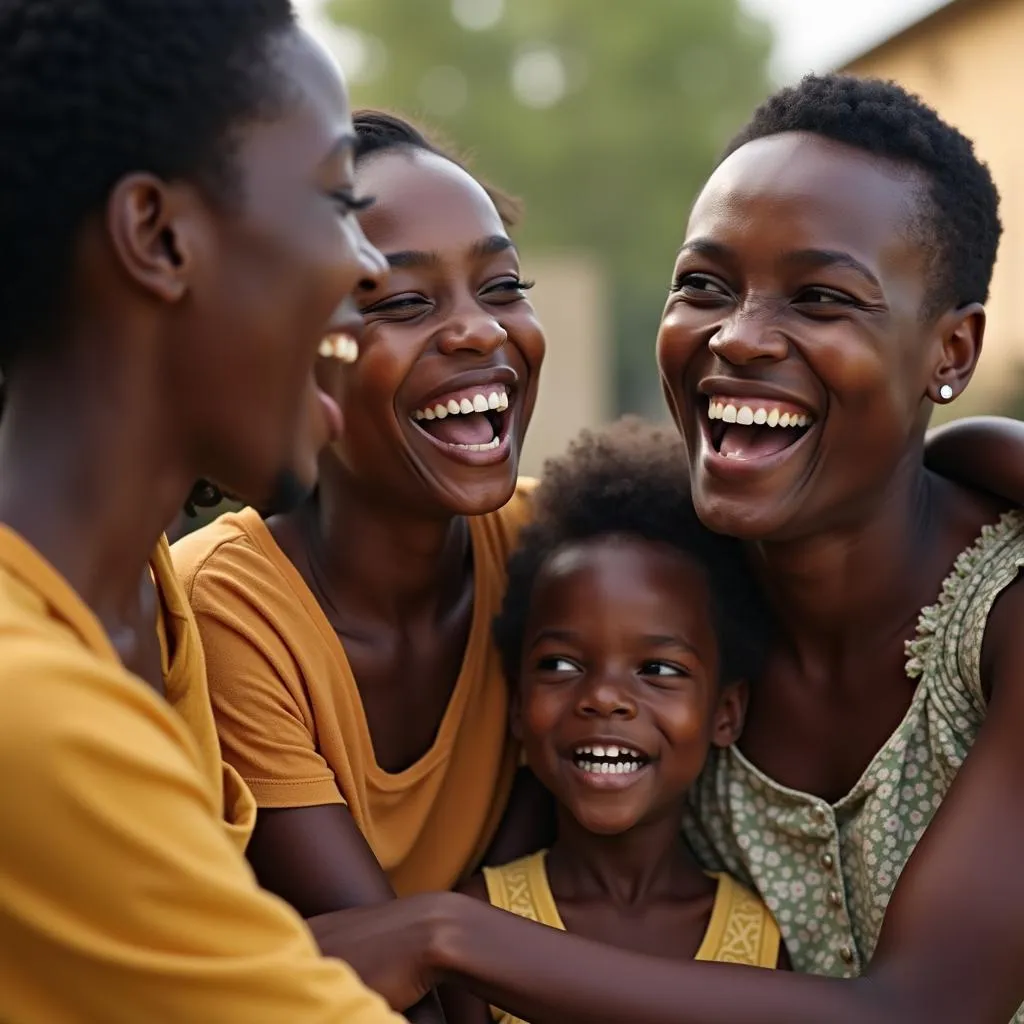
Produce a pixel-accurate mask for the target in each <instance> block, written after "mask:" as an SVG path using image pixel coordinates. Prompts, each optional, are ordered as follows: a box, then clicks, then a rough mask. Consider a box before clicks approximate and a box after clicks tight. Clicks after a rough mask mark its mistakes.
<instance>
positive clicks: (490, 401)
mask: <svg viewBox="0 0 1024 1024" xmlns="http://www.w3.org/2000/svg"><path fill="white" fill-rule="evenodd" d="M479 397H480V396H479V395H478V396H477V398H479ZM507 400H508V399H507V397H506V401H507ZM473 404H474V405H476V399H474V400H473ZM500 405H501V395H499V394H498V392H497V391H492V392H491V393H490V394H489V395H488V396H487V408H488V409H497V408H498V407H499V406H500ZM480 411H481V412H483V409H481V410H480Z"/></svg>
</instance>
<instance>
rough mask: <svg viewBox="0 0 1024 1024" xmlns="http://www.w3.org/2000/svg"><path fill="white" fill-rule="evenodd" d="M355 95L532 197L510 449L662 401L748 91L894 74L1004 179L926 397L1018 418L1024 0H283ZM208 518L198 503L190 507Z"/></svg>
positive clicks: (522, 238)
mask: <svg viewBox="0 0 1024 1024" xmlns="http://www.w3.org/2000/svg"><path fill="white" fill-rule="evenodd" d="M298 6H299V8H300V10H301V14H302V17H303V19H304V21H305V22H306V23H307V25H308V26H309V27H310V28H311V29H312V30H313V31H314V32H315V33H316V34H317V35H319V36H320V37H321V38H322V39H323V40H324V41H325V42H326V43H327V45H328V46H330V47H331V48H332V49H333V50H334V51H335V53H336V54H337V56H338V58H339V60H340V62H341V64H342V66H343V67H344V69H345V72H346V74H347V76H348V79H349V82H350V85H351V87H352V91H353V98H354V102H355V104H356V106H374V107H384V108H389V109H393V110H396V111H398V112H400V113H403V114H405V115H408V116H412V117H413V118H414V119H415V120H417V121H419V122H420V123H422V124H423V125H425V126H426V127H428V128H429V129H432V130H433V131H434V132H435V133H438V134H440V136H441V137H442V138H443V139H445V140H446V141H448V142H449V143H450V144H451V145H452V146H453V147H454V149H455V150H456V151H457V152H458V153H459V154H461V155H465V156H466V157H467V158H468V161H469V164H470V166H471V168H472V169H473V170H474V171H475V172H476V173H478V174H479V175H481V176H482V177H484V178H486V179H487V180H489V181H491V182H493V183H494V184H496V185H499V186H501V187H502V188H505V189H506V190H509V191H511V192H513V193H515V194H516V195H518V196H520V197H521V198H522V199H524V200H525V203H526V217H525V219H524V222H523V223H522V225H521V226H520V227H519V228H517V229H516V234H517V241H518V242H519V245H520V248H521V249H522V251H523V254H524V260H523V268H524V273H525V274H526V275H527V276H528V277H531V278H534V279H536V281H537V287H536V290H535V291H534V292H533V293H532V297H533V299H534V301H535V304H536V306H537V309H538V312H539V314H540V316H541V318H542V319H543V321H544V323H545V326H546V328H547V334H548V357H547V363H546V365H545V369H544V374H543V381H542V385H541V395H540V400H539V402H538V406H537V413H536V415H535V419H534V422H533V426H532V429H531V432H530V439H529V441H528V443H527V451H526V452H525V453H524V466H523V468H524V471H526V472H528V473H536V472H537V471H538V470H539V469H540V465H541V463H542V461H543V459H544V458H545V457H547V456H548V455H549V454H552V453H556V452H560V451H561V450H562V449H563V448H564V447H565V444H566V443H567V441H568V440H569V439H570V438H571V437H573V436H575V434H576V433H577V432H578V431H579V430H580V429H581V428H582V427H585V426H594V425H598V424H600V423H602V422H604V421H606V420H608V419H610V418H613V417H615V416H617V415H619V414H621V413H623V412H636V413H640V414H642V415H646V416H648V417H650V418H661V417H663V416H664V415H665V411H664V408H663V405H662V400H661V394H660V389H659V384H658V379H657V373H656V370H655V363H654V338H655V334H656V330H657V324H658V319H659V315H660V312H661V307H662V304H663V302H664V300H665V297H666V295H667V291H668V285H669V278H670V274H671V269H672V263H673V259H674V254H675V251H676V249H677V248H678V246H679V244H680V242H681V241H682V237H683V231H684V227H685V223H686V218H687V213H688V210H689V207H690V204H691V202H692V200H693V198H694V196H695V194H696V192H697V190H698V189H699V187H700V185H701V184H702V182H703V181H704V179H705V178H706V176H707V175H708V173H709V172H710V170H711V169H712V167H713V166H714V163H715V159H716V157H717V154H718V153H719V151H720V150H721V148H722V147H723V145H724V144H725V143H726V142H727V141H728V140H729V138H730V137H731V135H732V134H733V133H734V132H735V131H736V130H737V129H738V128H739V127H740V126H741V125H742V124H743V123H744V121H745V120H746V119H747V117H748V116H749V115H750V113H751V111H752V110H753V108H754V106H755V105H756V104H758V103H759V102H760V101H761V100H762V99H763V98H764V97H765V96H767V95H768V93H769V92H771V91H772V90H773V89H774V88H776V87H777V86H779V85H782V84H786V83H788V82H792V81H796V80H798V79H799V78H800V77H801V76H802V75H804V74H806V73H807V72H808V71H828V70H838V69H845V70H848V71H851V72H853V73H856V74H862V75H873V76H880V77H883V78H893V79H895V80H896V81H898V82H900V83H901V84H903V85H905V86H906V87H908V88H910V89H911V90H912V91H914V92H917V93H918V94H919V95H921V96H922V97H923V98H924V99H925V100H926V101H927V102H929V103H930V104H932V105H933V106H934V107H936V108H937V109H938V111H939V113H940V114H941V115H942V116H943V117H945V118H946V119H947V120H949V121H950V122H952V123H953V124H955V125H956V126H957V127H959V128H960V129H961V130H962V131H963V132H965V134H967V135H968V136H969V137H971V138H972V139H974V141H975V143H976V146H977V150H978V152H979V154H980V156H981V157H982V158H983V159H984V160H985V161H986V162H987V163H988V164H989V166H990V167H991V169H992V172H993V174H994V176H995V179H996V182H997V184H998V186H999V189H1000V192H1001V193H1002V197H1003V206H1002V216H1003V225H1004V229H1005V232H1004V235H1003V241H1002V245H1001V249H1000V255H999V262H998V265H997V267H996V273H995V280H994V284H993V292H992V296H991V300H990V303H989V307H988V308H989V322H988V329H987V333H986V342H985V353H984V357H983V359H982V361H981V366H980V369H979V371H978V373H977V375H976V376H975V378H974V382H973V383H972V385H971V387H970V388H969V389H968V391H967V392H966V394H965V395H964V396H963V397H961V398H960V399H958V400H957V401H956V402H955V403H953V404H952V405H950V406H947V407H944V408H943V409H941V410H939V411H938V413H937V417H936V421H938V420H939V418H940V417H941V418H946V419H949V418H952V417H956V416H964V415H970V414H976V413H1004V414H1009V415H1014V416H1018V417H1019V418H1024V328H1022V327H1021V325H1020V324H1019V323H1018V319H1017V317H1016V315H1015V313H1014V306H1013V303H1014V294H1015V289H1016V288H1024V251H1022V247H1024V190H1022V186H1024V125H1020V124H1019V123H1018V98H1019V97H1020V96H1022V95H1024V61H1022V60H1021V59H1020V53H1021V45H1022V42H1021V41H1024V0H946V2H941V0H940V2H936V0H853V2H838V0H615V2H611V0H298ZM204 518H205V517H204Z"/></svg>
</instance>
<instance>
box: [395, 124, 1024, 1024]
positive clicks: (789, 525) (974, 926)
mask: <svg viewBox="0 0 1024 1024" xmlns="http://www.w3.org/2000/svg"><path fill="white" fill-rule="evenodd" d="M921 190H922V185H921V182H920V181H919V180H917V179H915V177H914V175H913V174H912V173H910V172H908V171H906V170H904V169H902V168H896V167H892V166H889V165H886V164H885V163H884V162H881V161H878V160H874V159H872V158H870V157H867V156H865V155H863V154H861V153H859V152H857V151H854V150H850V149H847V148H845V147H843V146H840V145H838V144H835V143H830V142H826V141H824V140H821V139H817V138H814V137H810V136H803V135H782V136H777V137H774V138H770V139H766V140H760V141H758V142H755V143H750V144H749V145H747V146H744V147H743V148H741V149H740V150H738V151H737V152H736V153H735V154H733V156H732V157H730V158H729V160H727V161H726V162H725V163H724V164H723V165H722V167H721V168H719V170H718V171H717V172H716V173H715V175H714V176H713V177H712V179H711V180H710V182H709V183H708V185H707V186H706V188H705V190H704V192H703V193H702V194H701V196H700V198H699V199H698V201H697V203H696V205H695V207H694V210H693V213H692V216H691V221H690V225H689V228H688V231H687V239H686V242H685V243H684V246H683V249H682V250H681V252H680V255H679V259H678V261H677V265H676V284H675V286H674V288H673V291H672V295H671V297H670V299H669V302H668V305H667V307H666V311H665V315H664V320H663V324H662V329H661V334H660V337H659V363H660V368H661V372H662V375H663V379H664V382H665V388H666V393H667V395H668V398H669V401H670V405H671V407H672V410H673V412H674V414H675V416H676V418H677V421H678V422H679V424H680V426H681V428H682V430H683V432H684V433H685V435H686V438H687V442H688V446H689V449H690V459H691V476H692V479H693V486H694V496H695V501H696V502H697V505H698V508H699V511H700V512H701V516H702V518H704V519H705V521H706V522H708V524H709V525H711V526H712V527H714V528H715V529H719V530H722V531H723V532H726V533H731V534H734V535H739V536H742V537H745V538H747V539H748V541H749V543H750V550H751V557H752V559H753V561H754V564H755V565H756V566H757V567H758V569H759V571H760V572H761V573H762V576H763V579H764V582H765V586H766V587H767V589H768V592H769V594H770V595H771V598H772V601H773V604H774V605H775V607H776V609H777V610H778V612H779V616H780V632H781V636H780V640H779V643H778V645H777V647H776V649H775V651H774V652H773V655H772V658H771V663H770V665H769V668H768V671H767V673H766V675H765V678H764V679H763V680H762V682H761V685H760V687H759V693H758V695H757V696H756V699H755V700H753V701H752V703H751V705H750V708H749V711H748V717H747V725H746V733H745V738H744V740H743V749H744V751H745V752H746V753H747V755H748V756H749V757H751V758H752V759H753V760H754V761H755V763H756V764H757V765H758V767H759V768H760V769H761V770H762V771H764V772H765V773H766V774H768V775H770V776H772V777H773V778H776V779H778V780H780V781H782V782H784V783H786V784H789V785H793V786H800V787H802V788H803V789H805V790H806V791H807V792H810V793H814V794H817V795H819V796H820V797H824V798H825V799H832V798H834V797H835V796H836V795H837V794H841V793H843V792H845V791H846V790H848V789H849V788H850V787H851V786H852V785H853V784H854V782H855V781H856V778H857V776H858V775H859V774H860V772H861V771H862V770H863V768H864V767H865V765H866V763H867V761H868V760H869V758H870V757H871V756H872V755H873V754H874V753H875V752H876V751H877V749H878V748H879V746H880V745H881V744H882V743H883V742H884V741H885V740H886V738H887V737H888V734H889V733H890V732H891V730H892V728H893V726H894V725H895V721H896V719H897V718H898V717H899V716H900V715H901V714H902V713H903V712H904V711H905V710H906V708H907V705H908V702H909V700H910V697H911V692H912V690H911V685H910V684H909V683H908V682H907V681H906V679H905V678H904V671H903V662H902V657H901V655H899V654H898V651H899V645H900V644H901V642H902V640H904V639H905V638H906V637H908V636H909V635H910V629H911V627H912V624H913V621H914V619H915V618H916V615H917V613H918V611H919V609H920V608H921V607H922V606H924V605H926V604H930V603H931V602H932V601H933V600H934V599H935V597H936V594H937V592H938V589H939V585H940V581H941V580H942V578H943V577H944V576H945V575H946V574H947V573H948V571H949V569H950V567H951V565H952V563H953V561H954V559H955V557H956V555H957V554H958V552H959V551H960V550H962V549H963V548H964V547H965V546H966V545H967V544H968V543H970V542H971V540H972V539H973V538H974V537H975V536H976V535H977V534H978V532H979V531H980V529H981V527H982V526H983V525H985V524H986V523H991V522H993V521H994V520H995V518H996V517H997V515H998V514H999V512H1000V509H1001V507H1002V506H1001V505H1000V503H999V502H997V501H995V500H994V499H991V498H989V497H987V496H983V495H979V494H978V493H976V492H973V491H970V490H967V489H964V488H962V487H959V486H957V485H954V484H951V483H949V482H948V481H944V480H941V479H937V478H935V477H934V476H933V475H931V474H930V473H929V472H928V471H927V470H926V469H925V468H924V465H923V458H922V449H923V444H924V434H925V427H926V423H927V418H928V412H929V407H930V404H931V403H932V402H934V401H936V400H938V397H939V389H940V388H941V386H942V385H943V384H949V385H950V386H951V387H952V388H953V390H954V393H955V394H956V393H959V392H960V391H961V390H962V389H963V387H964V386H965V385H966V383H967V381H968V380H969V378H970V375H971V372H972V370H973V368H974V364H975V361H976V358H977V355H978V351H979V348H980V342H981V336H982V329H983V320H984V313H983V310H982V309H981V308H980V307H979V306H976V305H968V306H964V307H962V308H960V309H945V310H940V311H939V312H937V313H935V314H932V315H925V314H924V309H925V305H926V303H925V299H926V296H927V288H928V276H927V259H926V257H925V254H924V253H923V251H922V249H921V243H920V241H916V242H915V241H914V234H913V233H912V232H910V231H907V230H905V229H904V226H905V225H906V224H907V218H908V217H909V216H911V215H912V214H913V212H914V210H915V205H914V204H915V203H916V202H920V201H921ZM837 253H839V254H841V258H840V259H836V258H835V255H836V254H837ZM854 261H855V262H854ZM865 270H866V271H867V273H866V274H865V272H864V271H865ZM718 394H723V395H728V396H736V397H742V396H747V395H754V396H756V397H765V396H768V397H772V398H785V399H786V400H789V401H791V402H794V403H797V404H798V405H799V406H800V407H801V408H802V409H803V410H804V412H805V413H806V414H807V416H808V418H809V425H810V429H808V430H806V432H805V433H803V435H802V440H796V443H795V444H793V445H790V446H788V447H786V448H785V449H783V450H782V451H781V453H776V455H775V456H774V457H768V458H764V459H763V460H762V459H761V457H760V456H758V457H756V458H748V459H746V460H736V459H726V458H724V457H723V456H722V454H721V452H720V451H719V449H718V447H717V446H718V445H719V444H722V443H723V441H722V438H721V436H719V435H718V434H717V432H716V431H714V430H712V429H711V428H710V427H709V425H708V424H709V422H710V421H709V420H708V418H707V416H708V409H709V401H710V399H711V398H712V397H713V396H714V395H718ZM732 463H739V464H735V465H734V464H732ZM865 566H869V567H870V571H865ZM1022 615H1024V591H1022V587H1021V584H1020V583H1015V584H1012V585H1011V586H1010V587H1009V588H1008V589H1007V590H1006V591H1005V592H1004V593H1003V594H1002V596H1001V597H1000V598H999V599H998V600H997V602H996V604H995V606H994V609H993V611H992V614H991V615H990V617H989V620H988V623H987V625H986V629H985V635H984V644H983V649H982V662H981V672H982V682H983V686H984V689H985V692H986V694H987V695H988V697H989V708H988V717H987V720H986V723H985V725H984V726H983V728H982V729H981V731H980V733H979V735H978V737H977V739H976V741H975V743H974V746H973V749H972V751H971V753H970V755H969V756H968V758H967V761H966V763H965V764H964V767H963V768H962V769H961V771H960V773H959V775H958V776H957V778H956V781H955V782H954V784H953V786H952V787H951V788H950V790H949V791H948V793H947V794H946V796H945V799H944V801H943V803H942V806H941V807H940V808H939V810H938V812H937V813H936V815H935V817H934V819H933V821H932V823H931V825H930V826H929V828H928V829H927V831H926V833H925V835H924V837H923V838H922V840H921V842H920V843H919V844H918V846H917V848H916V850H915V852H914V854H913V855H912V857H911V858H910V860H909V862H908V864H907V865H906V867H905V869H904V871H903V873H902V875H901V876H900V879H899V882H898V883H897V885H896V888H895V891H894V893H893V896H892V899H891V901H890V904H889V907H888V909H887V912H886V917H885V921H884V924H883V927H882V931H881V935H880V938H879V942H878V945H877V948H876V951H875V954H874V957H873V959H872V961H871V963H870V965H869V966H868V967H867V969H866V971H865V973H864V975H863V976H861V977H859V978H856V979H851V980H843V979H830V978H821V977H809V976H800V975H792V974H780V973H771V972H764V971H756V970H753V971H752V970H750V969H745V968H740V967H732V966H729V965H711V964H699V963H678V964H666V963H665V962H663V961H658V960H656V959H654V958H649V957H641V956H637V955H634V954H632V953H627V952H623V951H620V950H615V949H612V948H610V947H607V946H602V945H599V944H595V943H588V942H586V941H585V940H583V939H581V938H579V937H578V936H572V935H565V934H560V933H557V932H555V931H553V930H551V929H544V928H541V927H538V926H537V925H535V924H533V923H532V922H528V921H523V920H520V919H516V918H514V917H511V916H510V915H500V914H497V913H495V912H494V911H492V910H491V909H490V908H488V907H483V906H481V905H480V904H479V903H478V902H477V901H472V900H467V899H463V898H460V897H459V895H458V894H449V895H447V896H442V897H433V898H432V899H433V900H434V901H435V902H434V903H433V904H428V903H427V902H426V901H423V902H421V903H420V905H419V906H418V907H415V908H412V912H413V913H416V914H419V915H420V916H421V917H422V918H424V919H426V920H428V921H429V922H430V926H431V927H430V939H429V941H428V945H427V948H426V949H425V950H424V951H422V952H420V953H419V954H418V955H419V957H420V959H419V960H418V961H417V966H418V969H417V971H416V972H415V973H414V974H413V976H412V977H409V976H408V975H407V976H406V977H405V979H404V981H405V983H408V984H411V985H412V986H413V987H414V988H415V987H416V986H420V985H423V984H424V983H425V982H426V980H431V979H435V978H437V977H442V978H446V979H448V980H453V981H456V982H457V983H459V984H462V985H464V986H466V987H468V988H469V989H471V990H472V991H474V992H476V993H477V994H478V995H480V996H481V997H483V998H485V999H487V1000H488V1001H490V1002H492V1003H494V1004H496V1005H501V1006H505V1007H508V1008H509V1009H510V1010H512V1011H514V1012H515V1013H516V1014H517V1015H519V1016H520V1017H522V1018H524V1019H526V1020H530V1021H532V1022H533V1024H554V1022H560V1024H566V1022H570V1024H574V1022H583V1021H588V1022H590V1024H600V1022H608V1024H611V1022H613V1021H615V1022H617V1021H622V1020H633V1019H644V1020H650V1021H664V1022H666V1024H667V1022H670V1021H671V1022H673V1024H727V1022H728V1024H737V1022H738V1024H745V1022H749V1024H803V1022H806V1024H812V1022H813V1024H818V1022H820V1021H829V1022H836V1024H865V1022H869V1021H870V1022H872V1024H875V1022H881V1024H887V1022H892V1024H897V1022H900V1024H906V1022H910V1024H916V1022H921V1024H925V1022H929V1024H932V1022H939V1024H945V1022H949V1024H960V1022H963V1021H971V1022H972V1024H973V1022H978V1024H1005V1022H1006V1021H1007V1020H1009V1019H1010V1018H1011V1016H1012V1015H1013V1014H1014V1012H1015V1010H1016V1009H1017V1007H1018V1006H1019V1004H1020V1003H1021V1002H1022V1000H1024V967H1022V965H1024V928H1022V927H1021V921H1022V919H1024V880H1022V879H1021V875H1020V872H1019V870H1018V867H1019V864H1020V861H1021V858H1022V856H1024V814H1022V813H1021V810H1020V800H1019V794H1020V787H1021V784H1022V782H1024V748H1022V746H1021V743H1020V722H1021V721H1022V720H1024V685H1022V678H1024V636H1022V634H1021V631H1020V628H1019V623H1020V621H1021V616H1022ZM864 651H876V652H877V654H876V656H875V657H872V658H866V657H865V656H864V654H863V652H864ZM823 737H824V738H825V739H823ZM840 739H841V740H842V742H841V743H840V742H839V740H840ZM979 837H984V841H983V842H984V854H983V856H984V860H983V862H982V861H979V846H978V842H979ZM954 921H955V922H956V924H955V927H953V926H951V924H950V922H954ZM420 938H421V933H417V932H416V931H415V929H411V930H410V944H411V943H413V942H416V941H419V940H420ZM511 951H514V955H512V953H511ZM410 952H411V953H412V955H414V956H415V955H417V951H416V950H415V949H414V948H412V947H411V946H410ZM624 978H628V979H629V983H628V984H623V982H622V979H624Z"/></svg>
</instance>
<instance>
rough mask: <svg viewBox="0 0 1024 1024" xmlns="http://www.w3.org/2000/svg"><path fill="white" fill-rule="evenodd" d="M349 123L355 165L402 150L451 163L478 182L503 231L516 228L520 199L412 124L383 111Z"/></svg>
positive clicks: (360, 114) (360, 115)
mask: <svg viewBox="0 0 1024 1024" xmlns="http://www.w3.org/2000/svg"><path fill="white" fill-rule="evenodd" d="M352 122H353V124H354V125H355V129H356V163H360V162H361V161H363V160H366V159H368V158H369V157H372V156H376V155H379V154H382V153H387V152H395V151H402V150H406V151H410V150H412V151H415V150H422V151H423V152H426V153H433V154H434V155H435V156H439V157H443V158H444V159H445V160H450V161H451V162H452V163H453V164H455V165H456V166H457V167H461V168H462V169H463V170H464V171H465V172H466V173H467V174H470V175H472V176H473V177H474V178H476V180H477V181H479V182H480V185H481V187H482V188H483V189H484V191H485V192H486V193H487V194H488V195H489V196H490V197H491V202H493V203H494V206H495V209H496V210H497V211H498V216H500V217H501V221H502V223H503V224H504V225H505V227H506V228H512V227H515V225H516V224H518V223H519V220H520V218H521V217H522V214H523V204H522V202H521V201H520V200H519V199H517V198H515V197H514V196H511V195H509V194H508V193H507V192H505V191H503V190H502V189H499V188H495V187H494V186H493V185H490V184H488V183H487V182H486V181H482V180H481V179H480V178H479V177H478V176H477V175H476V174H473V172H472V171H471V170H470V168H469V160H468V159H466V158H463V157H459V156H456V155H455V152H454V150H453V149H452V148H451V147H450V146H447V145H445V144H443V143H441V142H440V141H437V140H436V139H435V138H432V137H431V136H429V135H428V134H427V132H426V131H425V130H424V129H422V128H418V127H417V126H416V125H414V124H413V123H412V122H411V121H407V120H406V119H405V118H402V117H399V116H398V115H397V114H389V113H387V112H386V111H383V110H357V111H356V112H355V113H354V114H353V115H352Z"/></svg>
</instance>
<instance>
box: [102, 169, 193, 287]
mask: <svg viewBox="0 0 1024 1024" xmlns="http://www.w3.org/2000/svg"><path fill="white" fill-rule="evenodd" d="M200 215H201V201H200V199H199V196H198V194H197V193H196V192H195V190H194V189H192V188H189V187H188V186H185V185H170V184H168V183H167V182H165V181H162V180H161V179H160V178H157V177H155V176H154V175H152V174H130V175H127V176H126V177H124V178H122V179H121V180H120V181H119V182H118V183H117V184H116V185H115V186H114V189H113V191H112V192H111V194H110V198H109V200H108V202H107V231H108V233H109V236H110V241H111V244H112V245H113V247H114V251H115V252H116V253H117V256H118V259H119V260H120V262H121V267H122V269H123V270H124V272H125V273H126V274H128V276H129V277H130V278H131V279H132V280H133V281H134V282H135V283H136V284H137V285H139V286H140V287H141V288H143V289H145V290H146V291H148V292H149V293H150V294H151V295H153V296H154V297H156V298H158V299H161V300H162V301H164V302H168V303H174V302H179V301H180V300H181V299H182V298H183V297H184V295H185V294H186V292H187V291H188V284H189V276H190V274H191V273H192V271H193V265H194V263H195V257H196V250H197V242H198V238H199V230H200V228H199V225H200Z"/></svg>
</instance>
